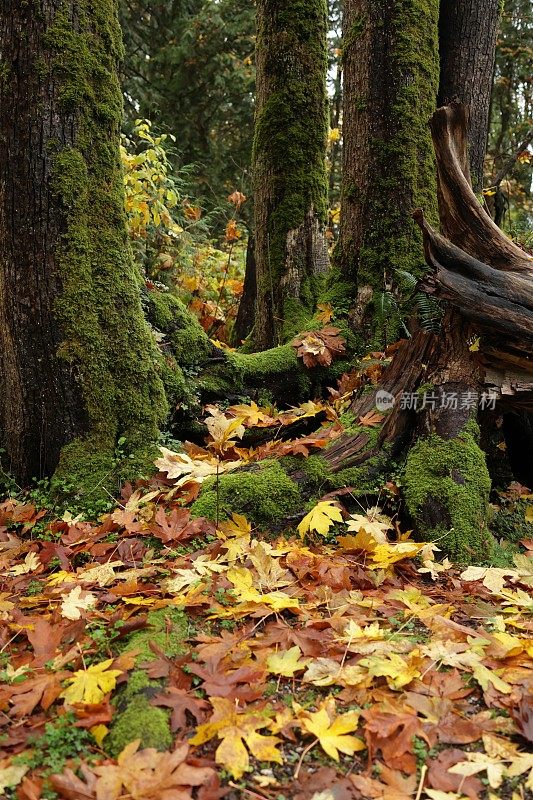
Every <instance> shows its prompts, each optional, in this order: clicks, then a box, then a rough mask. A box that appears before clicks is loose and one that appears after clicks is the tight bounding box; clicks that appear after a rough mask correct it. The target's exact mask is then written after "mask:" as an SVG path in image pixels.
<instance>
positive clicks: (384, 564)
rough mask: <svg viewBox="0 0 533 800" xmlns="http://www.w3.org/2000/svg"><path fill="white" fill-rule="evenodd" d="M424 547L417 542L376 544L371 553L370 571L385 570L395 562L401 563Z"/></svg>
mask: <svg viewBox="0 0 533 800" xmlns="http://www.w3.org/2000/svg"><path fill="white" fill-rule="evenodd" d="M423 547H424V544H423V543H417V542H395V543H390V542H387V543H386V544H378V546H377V547H376V549H375V550H374V552H373V553H371V556H370V557H371V559H372V562H373V563H372V565H371V568H372V569H387V568H388V567H390V566H391V565H392V564H395V563H396V562H397V561H403V560H404V559H405V558H413V557H414V556H416V554H417V553H419V552H420V550H422V548H423Z"/></svg>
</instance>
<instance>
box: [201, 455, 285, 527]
mask: <svg viewBox="0 0 533 800" xmlns="http://www.w3.org/2000/svg"><path fill="white" fill-rule="evenodd" d="M300 505H301V500H300V490H299V488H298V486H297V485H296V484H295V483H294V482H293V481H292V480H291V478H290V477H289V476H288V475H287V473H286V472H285V471H284V469H283V467H282V466H281V465H280V464H279V463H278V462H277V461H264V462H262V463H261V464H257V465H254V466H253V467H252V468H250V470H247V471H243V470H241V471H239V472H235V473H229V474H227V475H221V476H220V478H219V481H218V490H217V482H216V480H215V479H209V480H208V481H206V482H205V483H204V486H203V488H202V492H201V494H200V497H199V498H198V499H197V500H196V502H195V503H194V504H193V506H192V509H191V511H192V514H193V515H194V516H196V517H207V518H208V519H213V520H214V519H216V517H217V508H218V510H219V516H220V518H221V519H226V518H227V517H228V516H229V515H230V514H231V513H232V512H237V513H239V514H245V515H246V516H247V517H248V519H250V520H251V521H253V522H254V523H255V524H257V525H272V524H275V523H280V522H282V521H283V519H284V518H285V517H286V516H288V515H290V514H294V513H295V512H297V511H298V510H299V507H300Z"/></svg>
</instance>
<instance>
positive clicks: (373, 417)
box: [359, 411, 385, 428]
mask: <svg viewBox="0 0 533 800" xmlns="http://www.w3.org/2000/svg"><path fill="white" fill-rule="evenodd" d="M384 419H385V417H384V415H383V414H380V413H379V412H378V411H368V412H367V413H366V414H365V415H364V416H363V417H359V423H360V424H361V425H365V426H366V427H367V428H377V427H378V426H379V425H381V423H382V422H383V420H384Z"/></svg>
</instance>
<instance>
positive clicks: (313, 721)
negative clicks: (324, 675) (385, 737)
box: [300, 697, 366, 761]
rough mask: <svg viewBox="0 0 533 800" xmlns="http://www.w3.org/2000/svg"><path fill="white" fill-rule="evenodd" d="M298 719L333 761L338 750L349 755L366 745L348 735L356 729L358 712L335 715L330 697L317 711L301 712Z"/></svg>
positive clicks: (333, 703)
mask: <svg viewBox="0 0 533 800" xmlns="http://www.w3.org/2000/svg"><path fill="white" fill-rule="evenodd" d="M300 719H301V723H302V727H303V728H304V729H305V730H306V731H307V732H308V733H312V734H313V736H315V737H316V738H317V739H318V741H319V743H320V746H321V747H322V749H323V750H324V751H325V752H326V753H327V754H328V756H330V758H333V759H335V761H338V760H339V750H340V752H341V753H345V754H346V755H348V756H351V755H353V754H354V753H356V752H357V751H358V750H364V749H365V747H366V745H365V743H364V742H363V741H362V740H361V739H359V738H358V737H357V736H352V735H349V734H350V733H351V731H355V730H357V727H358V725H359V712H358V711H348V712H347V713H346V714H339V715H338V716H337V712H336V708H335V700H334V699H333V698H332V697H328V698H327V699H326V700H325V701H324V702H323V703H322V707H321V708H319V710H318V711H314V712H312V713H311V712H303V714H302V715H301V717H300Z"/></svg>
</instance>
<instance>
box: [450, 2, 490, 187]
mask: <svg viewBox="0 0 533 800" xmlns="http://www.w3.org/2000/svg"><path fill="white" fill-rule="evenodd" d="M499 10H500V0H469V2H465V0H447V1H446V2H443V3H441V13H440V19H439V38H440V83H439V97H438V104H439V106H444V105H447V104H448V103H451V102H452V100H460V101H461V102H463V103H465V105H467V106H468V108H469V112H470V122H469V128H468V152H469V161H470V175H471V179H472V186H473V189H474V191H475V192H480V191H481V190H482V189H483V161H484V158H485V150H486V148H487V138H488V132H489V113H490V98H491V92H492V79H493V74H494V58H495V48H496V34H497V32H498V23H499V16H500V11H499Z"/></svg>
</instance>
